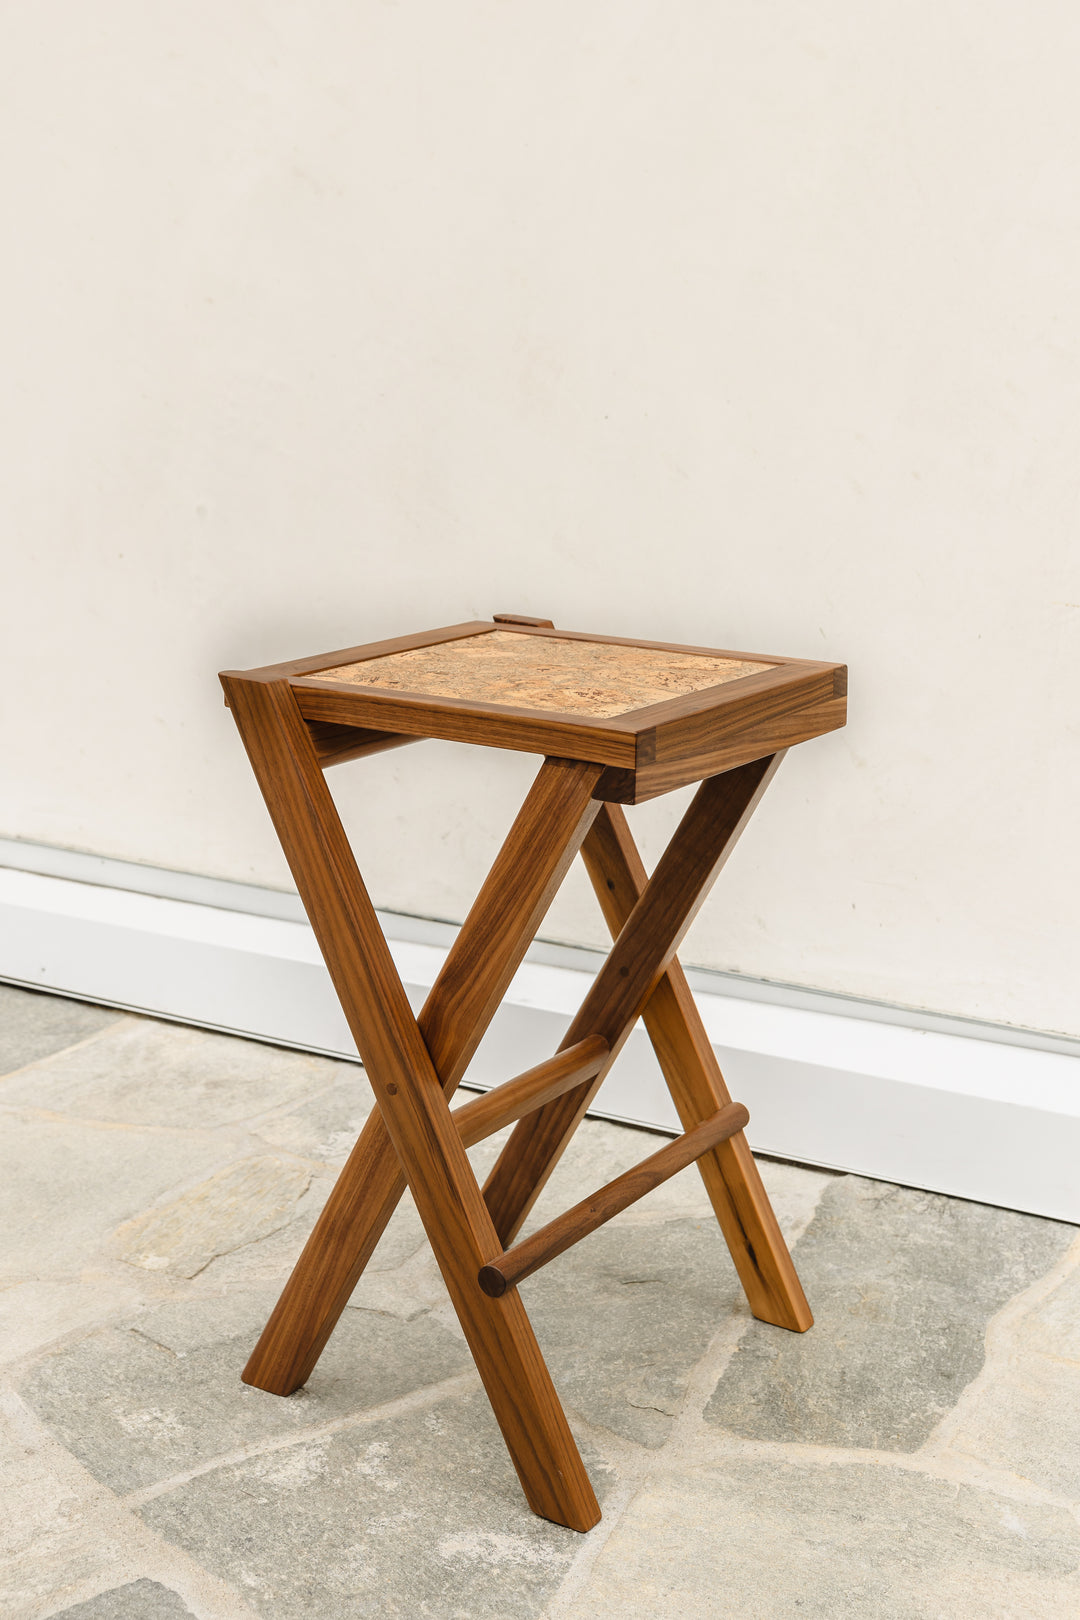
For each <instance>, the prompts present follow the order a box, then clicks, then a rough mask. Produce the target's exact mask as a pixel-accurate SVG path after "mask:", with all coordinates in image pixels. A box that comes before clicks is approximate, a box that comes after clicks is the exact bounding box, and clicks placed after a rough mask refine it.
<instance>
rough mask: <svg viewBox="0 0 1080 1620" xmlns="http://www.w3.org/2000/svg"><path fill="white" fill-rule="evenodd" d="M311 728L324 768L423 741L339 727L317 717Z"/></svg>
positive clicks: (396, 734)
mask: <svg viewBox="0 0 1080 1620" xmlns="http://www.w3.org/2000/svg"><path fill="white" fill-rule="evenodd" d="M308 730H309V731H310V733H311V740H312V742H313V743H314V744H315V752H316V754H317V755H318V759H319V764H320V765H321V766H322V768H323V770H325V769H326V767H327V766H328V765H344V764H345V762H346V761H347V760H350V759H364V758H366V757H367V755H369V754H382V753H384V752H385V751H386V749H388V748H401V747H402V746H403V744H405V743H411V742H418V741H419V738H417V737H402V736H400V735H399V734H398V733H397V732H394V731H361V730H359V729H358V727H356V726H337V725H334V723H333V722H332V721H329V720H313V721H311V722H309V724H308Z"/></svg>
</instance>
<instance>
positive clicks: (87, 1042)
mask: <svg viewBox="0 0 1080 1620" xmlns="http://www.w3.org/2000/svg"><path fill="white" fill-rule="evenodd" d="M131 1018H132V1015H131V1014H130V1013H120V1014H119V1016H118V1017H117V1018H114V1019H113V1021H112V1023H111V1024H106V1025H105V1027H104V1029H95V1031H94V1033H93V1034H92V1035H86V1036H84V1037H83V1039H82V1040H81V1041H73V1042H72V1043H71V1045H70V1046H61V1047H60V1048H59V1050H58V1051H56V1052H46V1053H45V1056H44V1057H39V1058H33V1059H32V1060H31V1061H30V1062H29V1063H23V1064H20V1066H19V1068H17V1069H9V1070H8V1072H7V1074H0V1086H3V1085H6V1083H7V1082H8V1081H9V1080H14V1079H16V1078H17V1077H18V1076H19V1075H20V1074H29V1072H30V1070H31V1069H37V1068H39V1067H40V1066H41V1064H43V1063H51V1062H52V1061H53V1059H54V1058H61V1057H69V1056H70V1054H71V1053H72V1052H81V1051H82V1049H83V1047H84V1046H93V1045H94V1043H95V1041H100V1040H102V1039H103V1037H104V1036H106V1035H109V1034H111V1033H112V1031H113V1030H114V1029H115V1028H116V1026H117V1024H127V1023H130V1022H131Z"/></svg>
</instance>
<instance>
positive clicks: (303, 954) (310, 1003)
mask: <svg viewBox="0 0 1080 1620" xmlns="http://www.w3.org/2000/svg"><path fill="white" fill-rule="evenodd" d="M208 902H209V903H208ZM382 921H383V926H384V928H385V929H386V932H387V936H388V938H389V940H390V946H391V950H392V952H393V955H394V959H395V961H396V962H397V965H398V968H399V970H400V972H401V975H402V978H403V979H404V981H405V984H406V988H407V990H408V992H409V996H410V999H411V1000H412V1001H413V1003H414V1005H416V1006H418V1005H419V1004H420V1002H421V1001H422V1000H423V997H424V995H425V993H426V991H427V990H428V988H429V987H430V986H431V984H432V983H433V982H434V979H435V976H436V974H437V972H438V970H439V967H440V966H441V964H442V962H443V960H444V958H445V954H446V950H447V946H448V944H449V942H450V940H451V939H452V938H453V935H454V929H453V927H452V926H450V925H449V924H445V923H436V922H429V921H426V920H425V919H419V918H406V917H398V916H395V915H393V914H383V915H382ZM599 960H601V958H600V957H599V955H598V953H595V952H592V951H584V950H576V949H572V948H568V947H560V946H551V945H542V944H538V945H537V946H535V947H534V948H533V950H532V951H530V953H529V957H528V959H527V960H526V962H525V963H524V964H523V966H522V967H521V969H520V970H519V972H518V974H517V975H516V977H515V979H514V981H513V984H512V986H511V988H510V992H509V994H508V996H507V998H506V1002H505V1003H504V1006H503V1008H502V1009H501V1010H500V1012H499V1013H498V1015H497V1016H496V1018H495V1020H494V1022H493V1024H492V1027H491V1029H490V1031H489V1033H488V1035H487V1036H486V1038H485V1040H484V1042H483V1043H482V1045H481V1047H480V1050H479V1052H478V1053H477V1056H476V1058H475V1060H474V1062H473V1065H472V1068H471V1069H470V1072H469V1077H468V1081H467V1084H469V1085H470V1086H475V1087H477V1088H479V1089H483V1088H485V1087H487V1086H490V1085H495V1084H498V1083H499V1081H501V1080H504V1079H507V1078H508V1077H509V1076H510V1075H512V1074H516V1073H519V1072H520V1071H521V1070H523V1069H526V1068H528V1067H529V1066H530V1065H531V1064H533V1063H537V1062H540V1061H541V1060H542V1059H543V1058H545V1057H547V1056H549V1055H550V1054H551V1052H552V1051H553V1050H554V1049H555V1047H556V1046H557V1044H558V1041H559V1040H560V1038H561V1036H562V1034H563V1032H564V1030H565V1029H566V1027H567V1025H568V1023H569V1021H570V1018H571V1016H572V1014H573V1013H574V1012H575V1011H576V1009H577V1007H578V1005H579V1004H580V1002H581V1000H582V997H583V996H584V994H585V991H586V990H587V989H588V986H589V984H590V982H591V980H592V976H593V973H594V972H595V967H596V964H597V963H598V961H599ZM0 979H4V980H7V981H9V982H11V983H15V984H23V985H26V986H29V987H32V988H35V989H41V990H50V991H54V992H57V993H62V994H64V995H69V996H76V997H81V998H83V999H85V1000H90V1001H99V1002H104V1003H106V1004H108V1005H111V1006H117V1007H124V1008H130V1009H133V1010H135V1011H139V1012H146V1013H151V1014H154V1015H156V1016H158V1017H164V1018H172V1019H178V1020H181V1021H183V1022H185V1023H192V1024H200V1025H204V1026H206V1027H208V1028H211V1029H220V1030H226V1031H229V1032H232V1033H236V1034H241V1035H247V1036H252V1037H254V1038H257V1039H260V1040H266V1041H272V1042H276V1043H279V1044H282V1045H287V1046H296V1047H301V1048H304V1049H306V1050H310V1051H315V1052H324V1053H327V1054H330V1055H333V1056H339V1057H345V1058H350V1059H352V1060H354V1061H355V1059H356V1049H355V1046H354V1045H353V1042H352V1038H351V1036H350V1035H349V1032H348V1028H347V1026H346V1024H345V1020H344V1018H343V1016H342V1014H341V1011H340V1008H339V1007H338V1005H337V1001H336V999H335V997H334V994H333V991H332V989H331V986H330V981H329V977H328V975H327V973H326V970H325V968H324V967H323V965H322V961H321V958H320V956H319V952H318V949H317V947H316V945H315V940H314V937H313V935H312V933H311V930H310V928H309V927H308V924H307V922H306V921H305V920H303V912H302V911H301V909H300V905H299V901H298V900H297V898H296V896H295V895H289V894H284V893H278V892H277V891H273V890H267V889H258V888H255V887H253V886H248V885H243V884H233V883H228V882H223V881H218V880H213V879H206V878H200V877H195V876H190V875H189V874H185V873H170V872H163V871H160V870H158V869H156V868H150V867H141V866H135V865H132V864H130V863H125V862H117V861H108V860H105V859H103V858H101V857H97V856H89V855H81V854H78V853H77V852H71V851H65V850H50V849H47V848H45V847H44V846H40V845H30V844H23V843H19V842H16V841H11V840H0ZM690 979H691V982H692V984H693V986H694V990H695V994H696V995H697V998H698V1002H699V1005H700V1007H701V1010H702V1014H703V1017H704V1020H705V1025H706V1028H707V1030H708V1032H709V1036H710V1039H711V1040H712V1041H713V1042H714V1044H715V1047H716V1051H717V1053H718V1055H719V1058H720V1062H721V1065H722V1066H723V1068H724V1071H725V1074H726V1076H727V1078H728V1082H729V1084H730V1086H731V1090H732V1092H733V1094H734V1095H735V1096H736V1097H738V1098H739V1100H740V1101H742V1102H744V1103H745V1104H746V1106H747V1107H748V1108H749V1110H750V1116H751V1124H750V1128H749V1131H748V1133H747V1134H748V1136H749V1138H750V1141H751V1143H752V1145H753V1146H754V1148H755V1149H756V1150H757V1151H758V1152H761V1153H765V1154H770V1155H772V1156H774V1157H779V1158H787V1159H795V1160H798V1161H800V1162H802V1163H806V1164H816V1165H822V1166H827V1167H829V1168H833V1169H839V1170H852V1171H856V1172H858V1173H859V1174H862V1175H866V1176H871V1177H876V1178H879V1179H882V1180H888V1181H897V1182H901V1183H904V1184H906V1185H909V1186H915V1187H925V1188H927V1189H929V1190H931V1191H935V1192H944V1193H950V1194H953V1195H955V1196H959V1197H963V1198H972V1199H976V1200H979V1201H981V1202H984V1203H991V1204H1000V1205H1004V1206H1006V1207H1008V1208H1012V1209H1019V1210H1026V1211H1029V1212H1030V1213H1032V1214H1037V1215H1047V1216H1051V1217H1054V1218H1056V1219H1059V1220H1066V1221H1074V1222H1080V1042H1077V1041H1073V1040H1070V1039H1068V1038H1065V1037H1058V1036H1052V1035H1045V1034H1041V1033H1039V1032H1035V1031H1024V1030H1016V1029H1010V1028H1003V1027H1000V1026H995V1025H987V1024H976V1023H973V1022H970V1021H967V1020H961V1019H948V1018H944V1017H942V1016H940V1015H933V1014H925V1015H920V1014H917V1013H912V1012H910V1011H909V1010H906V1009H900V1008H889V1007H881V1006H877V1005H875V1004H873V1003H866V1002H859V1001H856V1000H852V999H848V998H844V997H834V996H827V995H822V994H820V993H818V992H815V991H810V990H799V989H797V988H789V987H783V986H776V985H763V984H760V983H755V982H753V981H741V980H738V979H736V978H735V977H734V976H732V975H724V974H714V973H707V972H703V971H701V970H697V971H692V972H691V973H690ZM594 1112H596V1113H598V1114H600V1115H602V1116H604V1117H606V1118H610V1119H618V1120H624V1121H627V1122H629V1123H634V1124H640V1125H645V1126H647V1127H649V1128H651V1129H653V1130H660V1131H668V1132H674V1131H676V1130H677V1129H678V1123H677V1121H676V1118H675V1113H674V1110H673V1108H672V1106H671V1103H670V1100H669V1098H668V1095H667V1091H666V1088H665V1086H664V1083H663V1079H662V1077H661V1075H660V1072H659V1069H658V1068H657V1065H656V1062H655V1059H654V1058H653V1056H652V1051H651V1048H650V1046H649V1043H648V1040H647V1039H646V1037H645V1035H644V1034H643V1033H642V1032H641V1031H640V1030H639V1031H637V1032H635V1034H634V1035H633V1036H632V1037H631V1039H630V1041H629V1042H628V1044H627V1046H626V1048H625V1050H624V1052H623V1054H622V1056H621V1057H620V1059H619V1061H618V1063H617V1065H616V1067H615V1069H614V1070H613V1071H612V1074H611V1076H610V1077H609V1079H608V1080H607V1081H606V1082H605V1084H604V1086H603V1088H602V1090H601V1092H600V1094H599V1096H598V1098H597V1106H596V1109H595V1110H594Z"/></svg>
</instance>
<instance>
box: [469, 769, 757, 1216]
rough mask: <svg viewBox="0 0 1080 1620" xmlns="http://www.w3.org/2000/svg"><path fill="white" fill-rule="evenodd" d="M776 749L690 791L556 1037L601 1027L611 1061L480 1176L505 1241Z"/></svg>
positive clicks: (696, 904) (639, 1005) (706, 885)
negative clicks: (484, 1179)
mask: <svg viewBox="0 0 1080 1620" xmlns="http://www.w3.org/2000/svg"><path fill="white" fill-rule="evenodd" d="M781 758H782V756H781V755H779V754H777V755H775V756H773V757H772V758H771V759H765V760H755V761H754V762H753V763H752V764H749V765H743V766H741V767H740V768H739V769H738V770H735V771H728V772H727V773H726V774H725V775H724V776H714V777H712V778H711V779H710V780H709V781H707V782H703V783H702V785H701V787H700V788H699V789H698V791H697V793H696V794H695V796H694V799H693V802H692V803H691V805H690V807H689V809H688V810H687V812H686V814H685V816H684V817H683V819H682V821H681V822H680V824H679V827H678V829H677V830H676V833H675V836H674V837H673V838H672V840H671V843H670V844H669V845H668V847H667V849H666V850H665V852H664V854H663V856H662V857H661V859H660V863H659V865H658V866H657V868H656V871H655V872H654V873H653V876H652V877H651V879H650V880H649V882H648V884H647V885H646V887H645V890H644V892H643V894H642V896H641V898H640V899H639V900H638V902H637V904H636V905H635V907H634V909H633V911H632V912H631V914H630V916H629V918H628V919H627V922H626V926H625V927H624V928H623V930H622V932H621V933H620V934H619V937H618V939H617V940H616V941H615V944H614V945H613V946H612V950H611V954H610V956H609V957H608V958H607V961H606V962H605V963H604V966H603V967H602V968H601V970H600V972H599V974H598V975H597V977H596V979H595V980H594V982H593V985H592V988H591V989H590V991H589V993H588V994H587V995H586V997H585V1000H584V1002H583V1003H582V1005H581V1009H580V1011H579V1012H578V1014H577V1016H576V1017H575V1018H574V1020H573V1022H572V1023H571V1025H570V1028H569V1030H568V1031H567V1034H566V1038H565V1040H564V1041H563V1043H562V1049H563V1050H565V1048H566V1047H568V1046H573V1045H575V1044H576V1043H577V1042H578V1041H581V1040H584V1039H585V1037H586V1036H587V1035H602V1036H603V1038H604V1039H605V1040H606V1041H607V1043H608V1045H609V1046H610V1048H611V1057H610V1059H609V1061H608V1063H607V1064H605V1066H604V1068H603V1069H601V1070H600V1072H599V1073H598V1074H597V1075H596V1077H595V1078H594V1079H592V1080H590V1081H587V1082H586V1083H585V1084H584V1085H581V1086H578V1087H577V1088H576V1089H575V1090H573V1091H569V1092H567V1093H566V1095H565V1096H563V1097H559V1098H557V1099H556V1100H555V1101H554V1102H552V1103H547V1104H545V1106H544V1107H543V1108H540V1109H538V1110H537V1111H536V1113H534V1114H530V1115H529V1117H528V1118H527V1119H523V1120H522V1121H521V1123H520V1124H519V1125H518V1126H517V1127H516V1129H515V1130H514V1133H513V1135H512V1136H511V1138H510V1140H509V1142H507V1144H506V1146H505V1147H504V1148H503V1150H502V1153H501V1154H500V1155H499V1158H498V1160H497V1161H496V1163H495V1167H494V1169H493V1170H492V1172H491V1174H490V1176H489V1177H488V1179H487V1182H486V1183H485V1185H484V1198H485V1201H486V1202H487V1206H488V1208H489V1210H490V1211H491V1218H492V1220H493V1221H494V1223H495V1230H496V1231H497V1232H498V1234H499V1237H500V1238H501V1239H502V1241H503V1244H504V1245H505V1244H507V1243H510V1242H511V1241H512V1239H513V1238H514V1237H515V1236H516V1234H517V1232H518V1230H519V1229H520V1227H521V1224H522V1222H523V1221H524V1219H525V1217H526V1216H527V1215H528V1213H529V1211H530V1209H531V1208H532V1206H533V1204H534V1203H535V1202H536V1200H537V1198H538V1197H539V1196H540V1193H541V1191H542V1189H543V1187H544V1185H545V1183H546V1182H547V1179H548V1177H549V1176H550V1175H551V1172H552V1171H553V1170H554V1168H555V1166H556V1165H557V1164H558V1162H559V1160H560V1158H561V1157H562V1155H563V1153H564V1152H565V1150H566V1147H567V1144H568V1143H569V1141H570V1139H571V1137H572V1136H573V1134H574V1132H575V1130H576V1129H577V1127H578V1125H579V1124H580V1122H581V1120H582V1119H583V1118H584V1115H585V1111H586V1109H587V1108H588V1106H589V1104H590V1103H591V1102H592V1099H593V1097H594V1096H595V1094H596V1092H597V1091H598V1090H599V1089H600V1085H601V1082H602V1081H603V1078H604V1075H605V1074H606V1073H607V1070H608V1068H610V1066H611V1063H612V1062H614V1060H615V1058H616V1057H617V1056H618V1053H619V1051H620V1050H621V1048H622V1045H623V1042H624V1041H625V1040H626V1038H627V1036H628V1035H629V1034H630V1032H631V1030H632V1029H633V1027H634V1024H635V1023H636V1022H637V1019H638V1018H639V1017H640V1015H641V1013H642V1011H643V1009H644V1007H645V1004H646V1002H647V1001H648V999H649V997H650V996H651V995H652V993H653V991H654V990H655V988H656V986H657V984H658V983H659V982H660V980H661V979H662V978H663V976H664V973H665V971H666V969H667V967H668V964H669V963H670V961H671V959H672V957H673V956H674V955H675V952H676V951H677V950H678V948H679V944H680V942H681V940H682V938H683V936H684V934H685V933H686V930H687V929H688V928H689V927H690V924H691V923H692V922H693V920H694V917H695V916H696V915H697V912H698V910H699V908H700V907H701V905H702V903H703V902H704V900H705V897H706V895H707V894H708V892H709V890H710V888H711V887H712V885H713V883H714V882H715V880H716V878H717V877H718V875H719V873H720V869H721V867H722V866H723V864H724V862H725V861H726V860H727V858H728V856H729V855H730V854H731V851H732V850H733V849H734V848H735V845H736V843H737V842H738V839H739V836H740V834H741V833H742V831H743V829H744V827H745V826H746V824H747V822H748V821H749V819H750V817H751V815H752V814H753V812H754V810H755V808H756V807H757V804H758V802H759V800H760V799H761V796H762V794H763V793H764V792H765V789H766V788H767V787H768V785H769V783H770V782H771V780H772V778H773V776H774V774H775V772H776V770H777V768H778V766H779V763H780V760H781Z"/></svg>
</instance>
